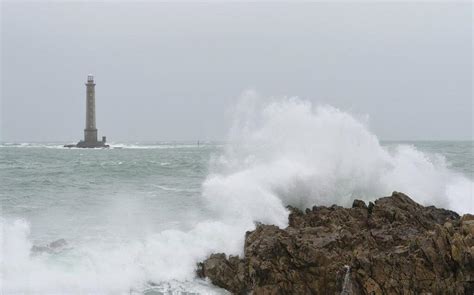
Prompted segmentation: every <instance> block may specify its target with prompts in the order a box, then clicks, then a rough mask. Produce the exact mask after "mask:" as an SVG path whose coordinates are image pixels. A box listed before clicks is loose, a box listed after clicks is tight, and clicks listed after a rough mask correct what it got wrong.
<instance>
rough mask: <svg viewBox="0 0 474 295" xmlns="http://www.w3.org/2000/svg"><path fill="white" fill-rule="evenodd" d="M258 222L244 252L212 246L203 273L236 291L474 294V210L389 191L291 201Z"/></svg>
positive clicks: (203, 265) (226, 287) (257, 292)
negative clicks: (286, 211)
mask: <svg viewBox="0 0 474 295" xmlns="http://www.w3.org/2000/svg"><path fill="white" fill-rule="evenodd" d="M290 211H291V213H290V215H289V226H288V227H287V228H285V229H280V228H278V227H276V226H274V225H257V227H256V229H255V230H253V231H250V232H247V233H246V237H245V246H244V257H242V258H239V257H233V256H230V257H228V258H227V257H226V255H225V254H213V255H211V256H210V257H209V258H208V259H206V260H205V261H204V262H202V263H200V264H199V265H198V270H197V272H198V275H199V276H200V277H207V278H209V279H210V280H211V281H212V283H213V284H215V285H217V286H219V287H222V288H225V289H227V290H229V291H231V292H232V293H235V294H246V293H249V292H253V294H474V216H473V215H470V214H466V215H464V216H463V217H460V216H459V215H458V214H456V213H455V212H452V211H448V210H444V209H438V208H435V207H423V206H421V205H419V204H417V203H416V202H414V201H413V200H412V199H410V198H409V197H408V196H406V195H404V194H402V193H398V192H394V193H393V194H392V196H390V197H385V198H381V199H378V200H377V201H375V202H374V203H372V202H371V203H369V204H368V205H366V204H365V203H364V202H363V201H360V200H355V201H354V203H353V206H352V208H343V207H339V206H331V207H323V206H321V207H320V206H315V207H313V208H312V209H306V211H305V212H302V211H300V210H298V209H295V208H290Z"/></svg>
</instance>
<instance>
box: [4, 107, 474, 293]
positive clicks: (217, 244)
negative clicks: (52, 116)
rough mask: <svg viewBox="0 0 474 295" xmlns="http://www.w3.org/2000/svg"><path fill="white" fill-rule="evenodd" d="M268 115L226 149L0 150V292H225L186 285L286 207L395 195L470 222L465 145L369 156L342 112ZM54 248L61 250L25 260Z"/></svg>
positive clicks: (299, 110) (388, 147)
mask: <svg viewBox="0 0 474 295" xmlns="http://www.w3.org/2000/svg"><path fill="white" fill-rule="evenodd" d="M279 104H282V105H278V103H276V104H274V105H270V106H267V107H266V108H264V109H265V111H264V112H263V113H264V115H262V118H263V122H262V118H260V119H259V120H257V121H259V124H258V125H256V126H255V127H254V129H251V130H250V131H249V130H248V129H246V128H241V129H239V128H238V126H237V127H236V128H234V130H233V132H232V136H231V138H230V139H232V140H233V143H232V144H229V145H223V144H214V143H207V144H203V145H201V146H199V147H198V146H197V145H196V144H194V143H172V144H170V143H168V144H162V143H153V144H152V143H134V144H112V145H113V146H115V147H116V148H112V149H98V150H83V149H65V148H62V147H61V145H60V144H35V143H29V144H2V145H0V179H1V182H0V202H1V212H0V213H1V214H0V217H1V219H0V221H1V226H2V233H1V239H0V242H1V244H0V245H2V248H1V249H0V250H1V251H0V254H1V256H0V257H1V259H0V262H1V268H0V270H1V273H0V274H1V277H0V284H1V285H0V287H1V290H3V293H4V294H17V293H22V294H23V293H28V294H30V293H38V294H130V293H147V292H148V293H149V294H151V292H152V291H153V292H174V293H176V294H179V293H183V292H184V293H185V292H196V293H202V294H212V293H216V294H218V293H224V291H223V290H220V289H218V288H215V287H212V286H210V285H209V284H208V283H207V282H205V281H202V280H198V279H196V278H195V277H194V268H195V263H196V262H197V261H199V260H201V259H203V258H205V257H206V256H207V255H209V254H210V253H211V252H214V251H225V252H227V253H234V254H239V253H240V252H241V248H242V243H243V235H244V232H245V230H248V229H251V228H252V227H253V222H254V221H262V222H267V223H274V224H277V225H280V226H285V224H286V210H285V205H287V204H292V205H298V206H300V207H305V206H310V205H312V204H325V205H329V204H332V203H338V204H341V205H346V206H347V205H350V202H351V200H352V198H353V197H359V198H360V197H361V198H363V199H366V200H371V199H374V198H377V197H380V196H383V195H387V194H389V193H390V192H391V191H392V190H399V191H403V192H406V193H408V194H410V195H411V196H412V197H413V198H415V199H416V200H417V201H419V202H421V203H423V204H435V205H438V206H446V207H448V208H451V209H454V210H458V211H464V212H472V210H473V209H472V208H473V207H474V205H473V204H472V202H473V192H472V184H473V163H474V150H473V142H403V143H399V142H385V143H381V144H379V142H378V141H377V139H376V137H375V136H374V135H372V134H370V132H368V131H367V130H366V129H365V127H364V126H363V125H360V124H359V123H358V122H357V121H356V120H355V119H353V118H352V117H350V116H349V115H347V114H345V113H341V112H339V111H337V110H334V109H327V108H313V107H312V106H308V105H307V104H305V103H301V102H296V103H295V102H294V101H289V102H279ZM279 107H280V108H283V109H285V112H286V113H285V114H284V115H282V114H281V109H278V108H279ZM308 108H309V109H308ZM272 112H276V113H275V114H276V115H274V114H273V113H272ZM288 112H289V113H288ZM280 120H281V121H280ZM301 120H302V121H301ZM283 122H284V123H285V124H288V122H294V125H291V124H289V125H285V126H287V127H285V128H282V126H281V124H280V123H283ZM302 124H303V125H305V126H306V128H307V129H308V131H310V132H309V133H305V132H302V131H301V125H302ZM237 125H238V124H237ZM246 126H247V127H248V124H246ZM348 126H349V127H348ZM234 127H235V126H234ZM331 128H336V130H337V132H335V131H334V130H332V129H331ZM236 130H237V131H236ZM335 134H338V135H335ZM341 134H342V136H341ZM313 135H314V138H312V136H313ZM57 239H65V240H66V241H67V243H68V244H67V246H66V247H63V248H61V249H59V250H58V251H55V252H53V253H39V254H38V253H36V254H32V253H31V251H30V249H31V247H32V246H33V245H46V244H48V243H50V242H52V241H55V240H57ZM150 282H153V283H154V284H157V285H158V286H154V287H153V286H151V285H150Z"/></svg>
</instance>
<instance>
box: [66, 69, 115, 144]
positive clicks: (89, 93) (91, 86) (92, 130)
mask: <svg viewBox="0 0 474 295" xmlns="http://www.w3.org/2000/svg"><path fill="white" fill-rule="evenodd" d="M85 85H86V127H85V128H84V140H81V141H79V142H78V143H77V144H69V145H65V147H79V148H103V147H109V146H108V145H107V144H105V142H106V138H105V136H102V140H101V141H98V140H97V127H96V122H95V82H94V76H93V75H92V74H89V75H87V82H86V83H85Z"/></svg>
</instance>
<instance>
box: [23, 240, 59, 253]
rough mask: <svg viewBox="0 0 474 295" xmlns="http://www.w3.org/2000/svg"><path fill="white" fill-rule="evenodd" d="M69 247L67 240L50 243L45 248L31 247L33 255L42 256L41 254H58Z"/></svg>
mask: <svg viewBox="0 0 474 295" xmlns="http://www.w3.org/2000/svg"><path fill="white" fill-rule="evenodd" d="M66 246H67V241H66V240H65V239H59V240H56V241H54V242H51V243H49V244H48V245H45V246H37V245H34V246H33V247H31V252H32V254H40V253H49V254H51V253H56V252H59V251H61V250H63V249H64V248H65V247H66Z"/></svg>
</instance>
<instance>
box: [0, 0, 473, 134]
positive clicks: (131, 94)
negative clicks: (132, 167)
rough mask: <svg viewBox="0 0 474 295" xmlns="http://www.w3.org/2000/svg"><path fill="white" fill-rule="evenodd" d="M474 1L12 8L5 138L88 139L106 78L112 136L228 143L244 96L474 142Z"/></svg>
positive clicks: (107, 128)
mask: <svg viewBox="0 0 474 295" xmlns="http://www.w3.org/2000/svg"><path fill="white" fill-rule="evenodd" d="M472 12H473V11H472V4H471V3H469V2H464V3H451V4H449V3H375V2H372V3H367V2H364V3H362V2H361V3H332V4H330V3H294V4H291V3H278V4H277V3H259V4H255V3H253V4H252V3H226V4H222V3H221V4H218V3H208V4H200V3H175V4H170V3H150V2H148V3H146V2H142V3H132V2H115V3H114V2H106V3H104V2H102V3H101V2H88V3H78V2H76V3H66V2H55V3H46V2H41V3H33V2H31V3H14V2H3V3H2V12H1V25H2V27H1V38H2V39H1V62H2V63H1V70H2V73H1V82H2V85H1V86H2V88H1V98H2V118H1V121H2V125H1V126H2V128H1V137H0V138H1V139H2V140H3V141H6V142H11V141H16V142H31V141H64V142H75V141H77V140H79V139H80V138H82V136H83V129H84V120H85V114H84V112H85V86H84V82H85V80H86V76H87V74H88V73H93V74H94V75H95V77H96V83H97V86H96V95H97V125H98V129H99V135H107V137H108V139H109V140H110V141H115V142H117V141H124V140H130V141H135V140H197V139H201V140H206V139H208V140H212V139H225V136H226V134H227V130H228V126H229V124H230V122H229V119H228V118H229V110H230V109H231V106H232V105H233V104H234V103H235V101H236V100H237V98H238V97H239V95H240V94H241V93H242V92H243V91H245V90H247V89H254V90H256V91H257V92H259V93H260V94H261V95H263V96H299V97H301V98H306V99H310V100H311V101H314V102H315V103H328V104H331V105H334V106H336V107H339V108H341V109H343V110H348V111H350V112H352V113H355V114H368V115H369V116H370V126H371V129H372V130H373V131H374V132H375V133H376V134H377V135H378V137H379V138H381V139H391V140H401V139H406V140H416V139H471V138H472V137H473V117H472V115H473V111H474V109H473V98H472V69H473V68H472V37H473V35H472V21H473V20H472Z"/></svg>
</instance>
